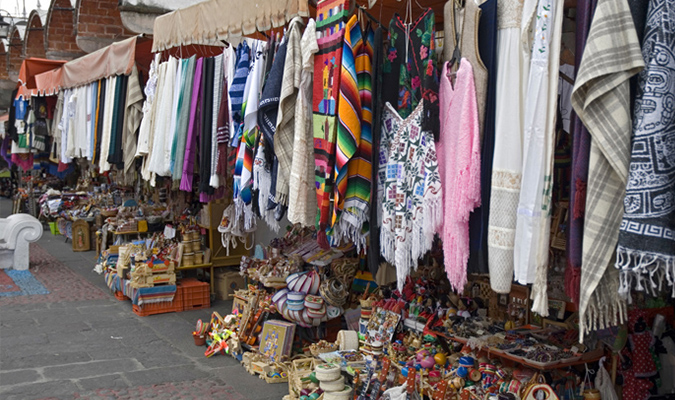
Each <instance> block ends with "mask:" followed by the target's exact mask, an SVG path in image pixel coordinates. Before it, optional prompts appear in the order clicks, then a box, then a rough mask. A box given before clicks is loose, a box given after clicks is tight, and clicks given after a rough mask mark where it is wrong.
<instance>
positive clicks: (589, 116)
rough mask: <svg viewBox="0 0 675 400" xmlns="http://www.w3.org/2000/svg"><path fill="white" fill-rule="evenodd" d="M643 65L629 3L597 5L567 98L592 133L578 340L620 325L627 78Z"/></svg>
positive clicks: (608, 0) (606, 0) (616, 0)
mask: <svg viewBox="0 0 675 400" xmlns="http://www.w3.org/2000/svg"><path fill="white" fill-rule="evenodd" d="M643 67H644V61H643V60H642V55H641V54H640V44H639V42H638V37H637V34H636V32H635V26H634V24H633V19H632V17H631V13H630V9H629V7H628V3H627V1H626V0H599V1H598V5H597V9H596V11H595V16H594V18H593V22H592V23H591V29H590V32H589V35H588V42H587V43H586V48H585V50H584V54H583V59H582V62H581V65H580V67H579V72H578V74H577V80H576V84H575V86H574V91H573V93H572V106H573V107H574V110H575V111H576V112H577V115H578V116H579V118H581V120H582V122H583V123H584V125H585V126H586V127H587V128H588V131H589V132H590V134H591V153H590V165H589V173H588V177H589V179H588V193H587V198H586V221H585V226H584V237H583V257H582V266H581V295H580V304H579V335H580V340H583V338H584V335H585V334H586V333H587V332H589V331H591V330H595V329H602V328H605V327H607V326H609V325H615V324H617V323H618V322H619V321H621V322H623V318H624V316H625V303H624V302H623V301H622V300H621V299H620V298H619V295H618V287H619V274H618V272H617V271H616V269H614V268H607V267H608V266H609V265H612V264H614V257H615V249H616V244H617V240H618V236H619V225H620V223H621V218H622V216H623V198H624V193H625V188H626V181H627V178H628V164H629V160H630V141H631V131H632V129H631V118H630V89H629V79H630V78H631V77H632V76H633V75H635V74H637V73H638V72H639V71H640V70H641V69H642V68H643Z"/></svg>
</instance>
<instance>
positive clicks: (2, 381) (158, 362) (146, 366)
mask: <svg viewBox="0 0 675 400" xmlns="http://www.w3.org/2000/svg"><path fill="white" fill-rule="evenodd" d="M10 210H11V203H10V202H8V201H7V200H5V199H0V217H5V216H7V215H8V214H9V212H10ZM94 261H95V254H94V252H84V253H74V252H73V251H72V250H71V244H70V242H68V243H64V238H63V236H53V235H51V233H49V230H48V229H47V230H46V231H45V233H44V234H43V237H42V239H40V241H39V242H38V243H37V245H34V246H33V247H32V248H31V269H30V270H31V272H32V273H33V275H34V276H35V277H36V278H37V279H38V280H39V281H41V282H42V284H43V285H44V286H45V287H46V288H47V290H49V292H50V293H49V294H46V295H29V296H13V297H0V399H3V400H28V399H91V400H94V399H146V398H148V399H150V398H152V399H233V400H243V399H251V400H280V399H281V398H282V397H283V396H284V395H285V394H287V393H288V385H286V384H274V385H270V384H267V383H265V382H264V381H262V380H260V379H258V378H257V377H254V376H251V375H249V374H248V373H246V371H245V370H244V368H243V367H242V366H241V365H240V364H239V363H238V362H237V361H236V360H234V359H233V358H232V357H229V356H222V355H216V356H213V357H211V358H205V357H204V350H205V347H197V346H195V345H194V341H193V339H192V335H191V332H192V329H193V328H194V324H195V322H196V321H197V319H199V318H201V319H202V320H208V319H209V318H210V315H211V312H212V311H214V310H215V311H218V312H220V313H221V314H225V313H229V311H230V309H231V302H226V301H216V302H214V303H212V307H211V308H210V309H205V310H193V311H186V312H181V313H170V314H159V315H153V316H149V317H139V316H137V315H135V314H134V313H133V312H132V311H131V302H129V301H118V300H116V299H115V297H114V296H113V295H112V293H110V291H109V290H108V288H107V287H106V286H105V284H104V282H103V276H101V275H98V274H96V273H95V272H93V271H92V268H93V266H94Z"/></svg>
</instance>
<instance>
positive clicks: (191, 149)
mask: <svg viewBox="0 0 675 400" xmlns="http://www.w3.org/2000/svg"><path fill="white" fill-rule="evenodd" d="M203 64H204V58H200V59H198V60H197V64H196V65H195V76H194V81H193V84H192V96H191V98H190V120H189V121H190V122H189V124H188V132H187V139H186V141H185V157H183V174H182V176H181V181H180V190H182V191H184V192H191V191H192V179H193V176H192V172H193V171H194V164H195V154H196V152H197V132H198V131H199V129H200V127H199V125H200V124H201V121H200V116H201V108H200V107H201V103H200V95H201V92H202V71H203Z"/></svg>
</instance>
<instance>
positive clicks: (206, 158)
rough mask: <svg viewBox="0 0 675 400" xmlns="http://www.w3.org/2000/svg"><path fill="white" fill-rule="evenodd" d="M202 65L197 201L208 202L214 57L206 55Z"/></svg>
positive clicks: (210, 193)
mask: <svg viewBox="0 0 675 400" xmlns="http://www.w3.org/2000/svg"><path fill="white" fill-rule="evenodd" d="M204 61H205V65H204V76H203V77H202V79H203V80H204V92H203V93H202V96H203V97H202V114H201V117H202V123H201V125H200V128H201V129H200V131H199V139H198V140H199V187H198V189H199V201H200V202H202V203H208V202H209V200H211V199H212V198H213V195H214V192H215V191H214V189H213V188H212V187H211V185H210V184H209V181H210V179H211V133H212V130H211V123H212V120H213V88H214V79H215V74H214V72H215V58H213V57H208V58H206V59H205V60H204Z"/></svg>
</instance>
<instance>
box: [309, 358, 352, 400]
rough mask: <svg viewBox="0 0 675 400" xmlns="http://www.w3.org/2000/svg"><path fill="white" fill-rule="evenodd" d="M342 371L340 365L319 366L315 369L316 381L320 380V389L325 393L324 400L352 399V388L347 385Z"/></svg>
mask: <svg viewBox="0 0 675 400" xmlns="http://www.w3.org/2000/svg"><path fill="white" fill-rule="evenodd" d="M340 371H341V370H340V366H339V365H335V364H331V363H327V364H319V365H317V366H316V368H315V369H314V373H315V376H316V379H318V380H319V388H321V390H323V393H324V394H323V398H324V400H348V399H351V395H352V388H351V387H349V386H348V385H345V378H344V376H342V373H341V372H340Z"/></svg>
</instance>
